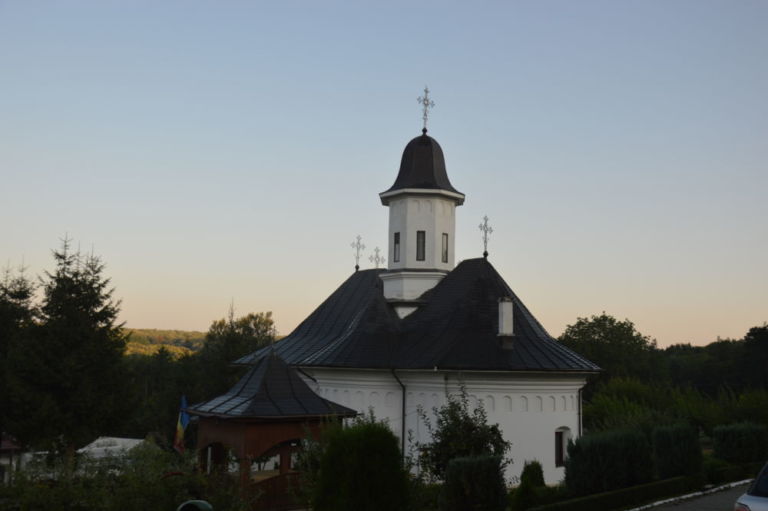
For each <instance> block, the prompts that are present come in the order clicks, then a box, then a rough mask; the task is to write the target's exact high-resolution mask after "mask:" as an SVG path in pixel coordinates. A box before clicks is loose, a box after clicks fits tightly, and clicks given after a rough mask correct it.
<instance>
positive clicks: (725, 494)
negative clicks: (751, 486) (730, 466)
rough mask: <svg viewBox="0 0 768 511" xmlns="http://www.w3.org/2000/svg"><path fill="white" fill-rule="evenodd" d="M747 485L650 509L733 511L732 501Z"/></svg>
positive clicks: (663, 510) (667, 510) (659, 510)
mask: <svg viewBox="0 0 768 511" xmlns="http://www.w3.org/2000/svg"><path fill="white" fill-rule="evenodd" d="M747 486H748V485H746V484H745V485H744V486H737V487H735V488H731V489H730V490H724V491H721V492H717V493H713V494H711V495H705V496H704V497H698V498H695V499H690V500H686V501H683V502H680V503H679V504H667V505H664V506H660V507H654V508H653V509H652V510H651V511H733V503H734V502H736V499H737V498H739V496H740V495H741V494H742V493H744V492H745V491H746V489H747Z"/></svg>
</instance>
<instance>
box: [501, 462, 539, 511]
mask: <svg viewBox="0 0 768 511" xmlns="http://www.w3.org/2000/svg"><path fill="white" fill-rule="evenodd" d="M544 486H545V485H544V471H543V470H542V468H541V463H539V462H538V461H536V460H534V461H526V462H525V464H524V465H523V472H522V473H521V474H520V485H519V486H518V487H517V488H516V489H515V490H514V491H513V492H511V494H510V500H509V504H510V507H511V508H512V510H513V511H524V510H525V509H529V508H532V507H533V506H536V505H538V504H541V503H542V501H540V500H539V494H538V492H537V490H538V489H539V488H541V487H544Z"/></svg>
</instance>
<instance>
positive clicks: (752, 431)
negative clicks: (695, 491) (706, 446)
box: [712, 422, 768, 463]
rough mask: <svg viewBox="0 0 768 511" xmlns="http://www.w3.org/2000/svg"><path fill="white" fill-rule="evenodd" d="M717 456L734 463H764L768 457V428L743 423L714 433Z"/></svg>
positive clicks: (719, 429) (722, 427)
mask: <svg viewBox="0 0 768 511" xmlns="http://www.w3.org/2000/svg"><path fill="white" fill-rule="evenodd" d="M712 437H713V438H712V439H713V441H714V448H715V456H716V457H718V458H720V459H724V460H726V461H730V462H732V463H748V462H751V461H764V460H765V458H766V457H768V428H766V427H765V426H762V425H759V424H753V423H750V422H742V423H739V424H729V425H726V426H718V427H716V428H715V430H714V431H713V435H712Z"/></svg>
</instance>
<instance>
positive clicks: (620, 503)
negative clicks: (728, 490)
mask: <svg viewBox="0 0 768 511" xmlns="http://www.w3.org/2000/svg"><path fill="white" fill-rule="evenodd" d="M698 488H700V481H699V479H698V478H691V477H675V478H672V479H665V480H663V481H656V482H653V483H648V484H643V485H639V486H633V487H630V488H623V489H621V490H614V491H610V492H604V493H598V494H595V495H589V496H586V497H579V498H575V499H571V500H562V501H559V502H555V503H553V504H547V505H543V506H538V507H534V508H531V510H530V511H594V510H595V509H626V508H629V507H633V506H638V505H641V504H645V503H648V502H653V501H656V500H660V499H664V498H668V497H671V496H675V495H682V494H685V493H688V492H690V491H693V490H696V489H698Z"/></svg>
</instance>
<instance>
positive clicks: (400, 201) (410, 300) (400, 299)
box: [379, 89, 464, 317]
mask: <svg viewBox="0 0 768 511" xmlns="http://www.w3.org/2000/svg"><path fill="white" fill-rule="evenodd" d="M428 92H429V91H428V90H427V89H425V101H426V102H425V103H424V105H425V115H424V117H425V126H424V129H423V130H422V135H421V136H418V137H416V138H414V139H413V140H411V141H410V142H408V145H406V146H405V150H404V151H403V157H402V159H401V161H400V172H399V173H398V175H397V179H396V180H395V183H394V184H393V185H392V187H391V188H389V189H388V190H386V191H384V192H382V193H380V194H379V197H380V198H381V203H382V204H383V205H385V206H388V207H389V266H388V271H386V272H385V273H382V275H381V279H382V281H383V283H384V296H385V298H387V299H388V300H390V301H391V302H394V303H395V305H396V309H397V311H398V314H400V316H401V317H404V316H406V315H408V314H409V313H411V312H413V311H414V310H416V308H417V307H418V305H419V304H418V298H419V296H421V295H422V294H423V293H424V292H425V291H427V290H429V289H431V288H432V287H434V286H435V285H436V284H437V283H438V282H439V281H440V280H441V279H442V278H443V277H444V276H445V275H446V274H447V273H448V272H449V271H451V270H452V269H453V267H454V264H455V251H454V247H455V244H456V242H455V233H456V206H461V205H462V204H463V203H464V194H463V193H461V192H459V191H458V190H456V189H455V188H454V187H453V186H452V185H451V182H450V181H449V180H448V174H447V172H446V170H445V158H444V157H443V150H442V149H441V148H440V145H439V144H438V143H437V141H436V140H435V139H434V138H432V137H430V136H428V135H427V128H426V108H427V107H428V106H429V104H430V102H429V100H428V97H427V94H428ZM420 101H421V98H420Z"/></svg>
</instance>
